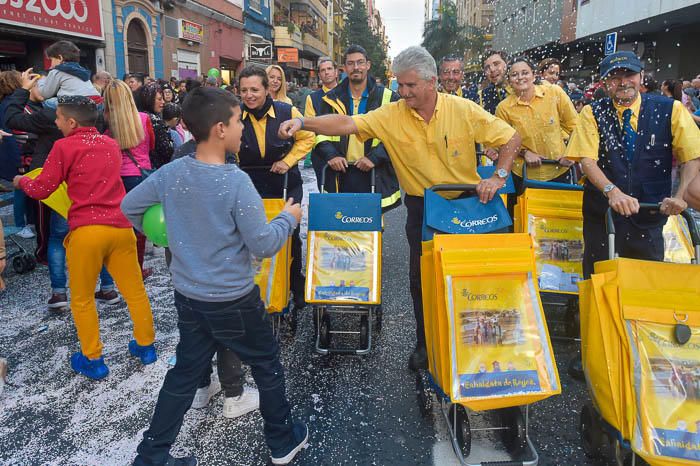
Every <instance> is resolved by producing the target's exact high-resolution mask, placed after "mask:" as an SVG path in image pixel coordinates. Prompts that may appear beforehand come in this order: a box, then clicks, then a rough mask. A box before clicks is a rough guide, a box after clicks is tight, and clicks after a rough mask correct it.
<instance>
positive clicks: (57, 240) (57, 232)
mask: <svg viewBox="0 0 700 466" xmlns="http://www.w3.org/2000/svg"><path fill="white" fill-rule="evenodd" d="M67 234H68V222H67V221H66V219H65V218H63V217H61V216H60V215H58V214H57V213H56V212H53V211H52V212H51V220H50V224H49V241H48V248H47V249H48V250H47V259H48V262H49V280H50V281H51V292H52V293H65V292H66V290H67V282H68V276H67V275H66V248H65V247H63V240H64V239H66V235H67ZM113 289H114V280H113V279H112V276H111V275H110V274H109V273H108V272H107V269H106V268H104V266H103V267H102V270H101V271H100V290H102V291H111V290H113Z"/></svg>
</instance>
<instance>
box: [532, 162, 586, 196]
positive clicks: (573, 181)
mask: <svg viewBox="0 0 700 466" xmlns="http://www.w3.org/2000/svg"><path fill="white" fill-rule="evenodd" d="M542 165H561V164H560V163H559V160H551V159H543V160H542ZM575 165H576V164H574V165H571V166H570V167H567V169H568V171H570V172H571V173H572V174H573V175H574V176H572V178H571V188H565V187H564V186H561V185H562V184H564V183H557V184H558V186H552V188H551V189H558V190H563V191H581V190H582V189H583V188H582V187H581V186H579V185H578V184H577V182H578V180H577V179H576V176H575V175H576V171H573V170H572V169H573V168H574V166H575ZM561 166H562V167H563V165H561ZM528 181H529V180H528V179H527V163H525V161H524V160H523V186H522V187H521V188H520V189H521V191H520V192H519V193H518V194H519V195H520V194H522V193H523V192H525V188H527V187H528V185H527V182H528ZM545 183H546V182H545ZM537 188H538V189H547V188H546V187H544V186H537Z"/></svg>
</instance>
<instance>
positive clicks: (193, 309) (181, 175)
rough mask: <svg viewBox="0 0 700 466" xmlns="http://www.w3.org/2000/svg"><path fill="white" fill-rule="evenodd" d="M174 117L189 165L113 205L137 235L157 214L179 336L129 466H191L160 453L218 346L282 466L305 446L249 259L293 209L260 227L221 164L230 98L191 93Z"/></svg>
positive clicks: (276, 234)
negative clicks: (187, 140)
mask: <svg viewBox="0 0 700 466" xmlns="http://www.w3.org/2000/svg"><path fill="white" fill-rule="evenodd" d="M183 116H184V119H185V122H186V124H187V127H188V128H189V129H190V131H191V132H192V134H193V136H194V138H195V139H196V140H197V142H198V143H197V151H196V154H195V158H192V157H183V158H181V159H178V160H175V161H173V162H171V163H169V164H167V165H165V166H163V167H161V168H160V169H159V170H158V171H156V172H155V173H154V174H152V175H151V176H149V177H148V178H147V179H146V180H145V181H143V182H142V183H141V184H139V186H137V187H136V188H134V189H133V190H132V191H130V192H129V193H128V194H127V196H126V197H125V198H124V201H123V202H122V210H123V211H124V214H125V215H126V216H127V218H128V219H129V220H130V221H131V222H132V223H133V224H134V226H135V227H136V228H137V229H139V230H141V229H142V222H143V214H144V212H145V211H146V210H147V209H148V208H149V207H150V206H152V205H154V204H158V203H160V204H162V206H163V212H164V216H165V221H166V224H167V227H166V228H167V233H168V243H169V247H170V251H171V253H172V263H171V265H170V272H171V274H172V277H173V286H174V288H175V307H176V308H177V311H178V328H179V331H180V342H179V343H178V345H177V350H176V363H175V366H174V367H173V368H172V369H170V370H169V371H168V373H167V375H166V376H165V381H164V383H163V387H162V388H161V391H160V394H159V395H158V401H157V403H156V408H155V412H154V413H153V419H152V421H151V425H150V427H149V429H148V430H146V432H144V434H143V440H142V441H141V444H140V445H139V447H138V456H137V457H136V460H135V461H134V464H135V465H160V464H165V463H168V464H180V465H194V464H196V459H195V458H194V457H187V458H173V457H172V456H170V453H169V451H170V447H171V445H172V444H173V443H174V441H175V438H176V437H177V434H178V432H179V430H180V427H181V425H182V420H183V417H184V414H185V412H186V411H187V410H188V409H189V407H190V405H191V404H192V400H193V398H194V395H195V391H196V390H197V386H198V384H199V382H200V379H201V378H202V375H203V374H204V372H205V371H207V370H208V368H209V364H210V362H211V358H212V356H213V355H214V353H215V351H216V348H217V345H220V346H224V347H226V348H228V349H230V350H231V351H233V352H234V353H236V354H237V355H238V356H239V357H240V359H241V360H242V361H243V362H244V363H245V364H248V365H250V366H251V369H252V374H253V378H254V379H255V383H256V385H257V386H258V390H259V392H260V411H261V414H262V417H263V420H264V432H265V439H266V441H267V444H268V446H269V448H270V450H271V460H272V463H273V464H287V463H289V462H290V461H292V459H293V458H294V457H295V456H296V454H297V453H298V452H299V451H300V450H301V449H302V448H303V447H304V446H305V445H306V443H307V441H308V428H307V426H306V425H305V424H303V423H300V422H294V421H292V418H291V413H290V407H289V404H288V402H287V398H286V394H285V383H284V372H283V368H282V365H281V364H280V361H279V346H278V344H277V340H276V339H275V338H274V336H273V333H272V326H271V323H270V318H269V315H268V314H267V311H266V310H265V307H264V304H263V302H262V300H261V299H260V290H259V289H258V287H257V286H256V285H255V284H254V281H253V278H254V272H253V268H252V265H251V259H250V256H251V254H252V255H255V256H258V257H270V256H273V255H274V254H275V253H277V251H279V249H281V248H282V246H283V245H284V243H285V242H286V240H287V237H288V236H289V235H291V234H292V232H293V231H294V229H295V228H296V225H297V223H298V222H299V220H300V218H301V207H300V206H299V204H293V203H292V201H291V200H290V201H289V202H287V205H286V206H285V208H284V211H283V212H282V213H281V214H280V215H278V216H277V217H275V218H274V219H272V220H271V221H270V222H269V223H267V221H266V217H265V211H264V209H263V204H262V200H261V199H260V196H259V195H258V194H257V191H256V190H255V187H254V186H253V183H252V182H251V181H250V178H248V175H246V174H245V173H244V172H243V171H241V170H240V169H239V168H238V167H237V166H236V165H231V164H226V163H225V154H226V151H229V152H234V153H235V152H238V149H239V147H240V141H241V133H242V130H243V125H242V123H241V121H240V117H241V110H240V107H239V102H238V99H236V97H235V96H234V95H233V94H231V93H228V92H226V91H223V90H221V89H216V88H198V89H196V90H194V91H192V92H191V93H190V94H189V95H188V97H187V100H186V101H185V104H184V107H183Z"/></svg>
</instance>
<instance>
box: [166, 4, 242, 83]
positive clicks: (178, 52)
mask: <svg viewBox="0 0 700 466" xmlns="http://www.w3.org/2000/svg"><path fill="white" fill-rule="evenodd" d="M163 7H164V13H163V61H164V77H165V78H166V79H167V78H170V77H176V78H178V79H185V78H198V77H200V76H202V75H206V74H207V71H208V70H209V69H211V68H216V69H218V70H220V74H221V78H222V81H223V82H224V83H227V84H230V83H231V82H232V81H234V80H235V77H236V73H237V72H238V71H239V69H240V67H241V66H242V64H243V44H244V37H243V1H242V0H207V1H206V2H201V3H200V2H195V1H192V0H184V1H183V0H179V1H177V2H173V1H170V2H165V3H164V4H163Z"/></svg>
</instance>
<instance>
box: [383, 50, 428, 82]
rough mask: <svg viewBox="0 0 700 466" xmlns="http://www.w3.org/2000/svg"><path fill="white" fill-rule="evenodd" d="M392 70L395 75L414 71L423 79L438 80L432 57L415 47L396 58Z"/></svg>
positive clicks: (425, 51)
mask: <svg viewBox="0 0 700 466" xmlns="http://www.w3.org/2000/svg"><path fill="white" fill-rule="evenodd" d="M391 70H392V71H393V72H394V74H395V75H398V74H401V73H403V72H405V71H409V70H413V71H415V72H416V73H418V76H420V78H421V79H424V80H426V81H429V80H430V79H432V78H437V65H436V64H435V59H434V58H433V56H432V55H430V53H429V52H428V51H427V50H426V49H425V48H423V47H421V46H419V45H414V46H413V47H409V48H407V49H406V50H404V51H402V52H401V53H400V54H398V55H397V56H396V58H394V62H393V63H392V65H391Z"/></svg>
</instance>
